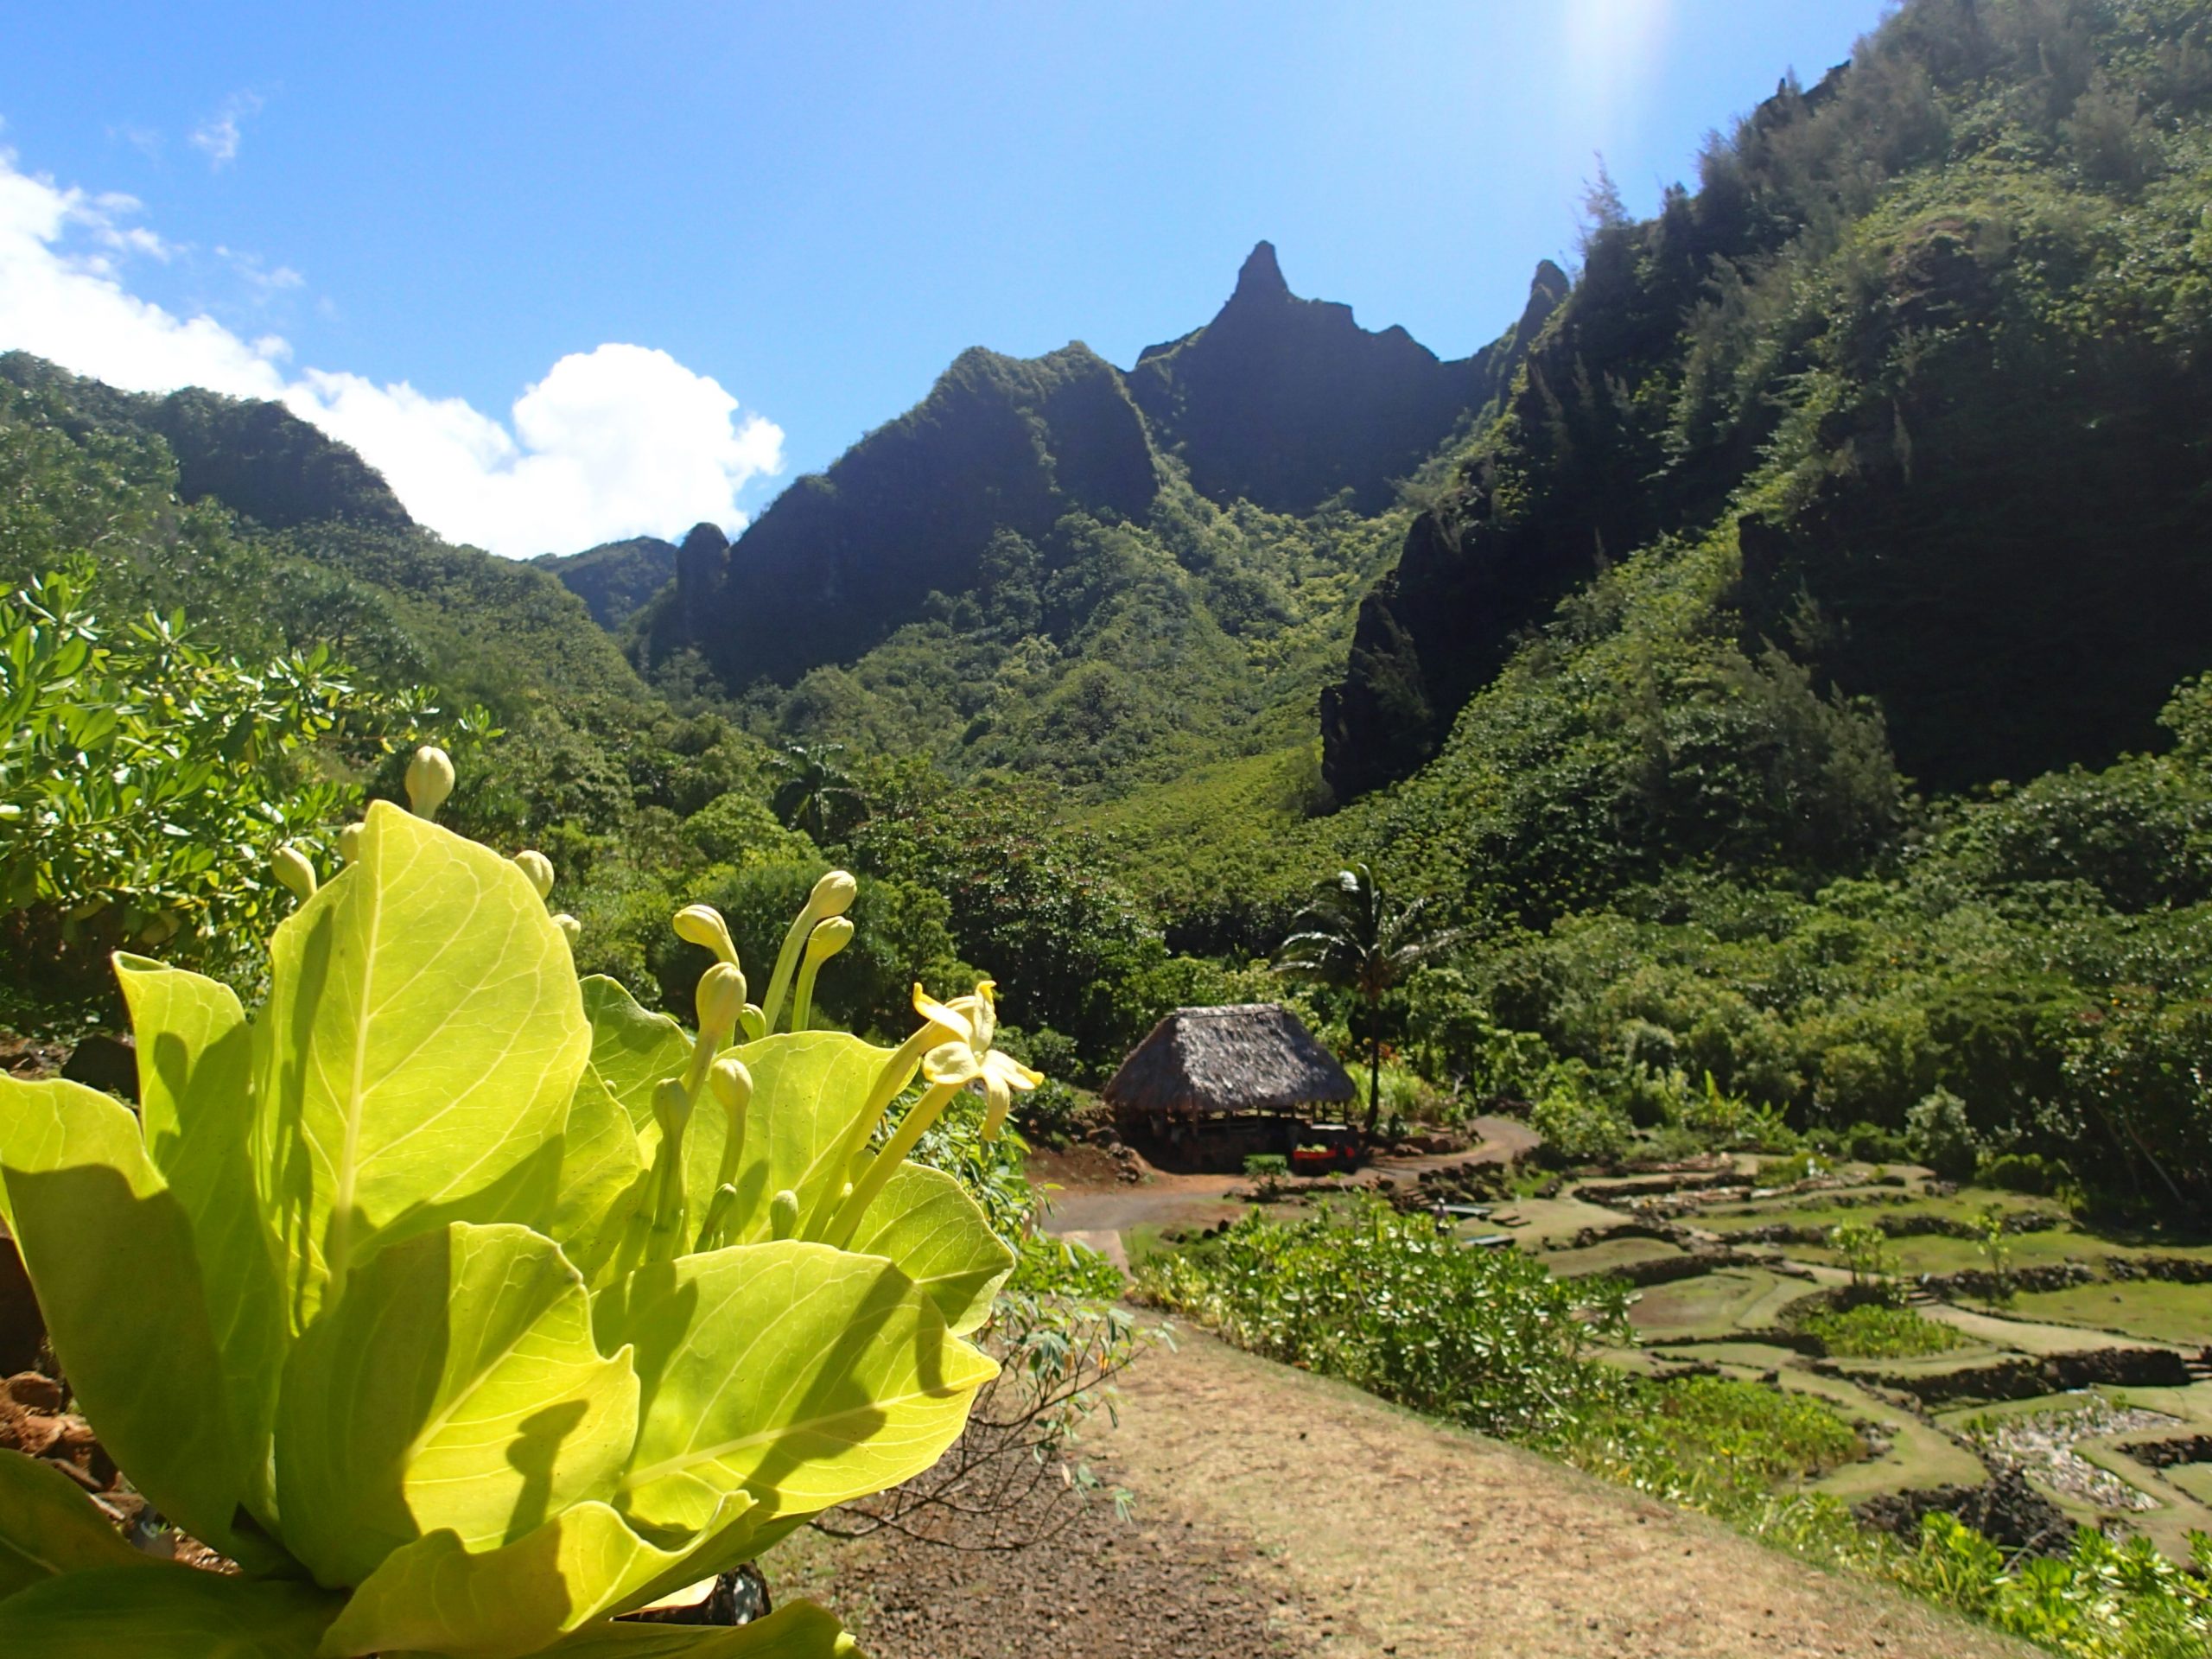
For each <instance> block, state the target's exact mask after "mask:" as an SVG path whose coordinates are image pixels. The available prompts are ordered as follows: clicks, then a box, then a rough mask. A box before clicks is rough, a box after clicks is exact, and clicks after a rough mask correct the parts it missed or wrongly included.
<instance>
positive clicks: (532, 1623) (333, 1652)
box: [322, 1493, 750, 1659]
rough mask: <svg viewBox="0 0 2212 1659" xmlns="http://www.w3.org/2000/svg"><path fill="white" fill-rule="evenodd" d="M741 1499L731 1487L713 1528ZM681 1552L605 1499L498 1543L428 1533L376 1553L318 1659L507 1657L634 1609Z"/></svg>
mask: <svg viewBox="0 0 2212 1659" xmlns="http://www.w3.org/2000/svg"><path fill="white" fill-rule="evenodd" d="M748 1507H750V1503H749V1500H748V1499H747V1498H746V1497H744V1495H743V1494H741V1493H740V1494H736V1495H734V1496H733V1497H731V1498H730V1499H729V1500H728V1502H727V1503H725V1505H724V1507H723V1510H722V1511H721V1515H720V1516H717V1518H716V1526H717V1528H720V1527H721V1525H722V1524H723V1523H725V1522H735V1521H736V1520H737V1519H738V1518H739V1517H740V1516H741V1515H742V1513H743V1511H744V1510H746V1509H747V1508H748ZM689 1548H690V1547H689V1546H688V1545H687V1546H684V1547H682V1548H676V1549H663V1548H657V1547H656V1546H655V1545H653V1544H652V1543H649V1542H648V1541H645V1539H643V1538H640V1537H639V1535H637V1534H636V1533H635V1532H633V1531H632V1530H631V1529H630V1527H629V1526H628V1525H627V1523H626V1522H624V1521H623V1519H622V1517H621V1516H619V1515H617V1514H616V1513H615V1512H614V1511H613V1510H611V1509H609V1508H608V1507H607V1505H606V1504H604V1503H579V1504H577V1505H575V1507H574V1508H572V1509H569V1510H566V1511H564V1512H563V1514H561V1515H559V1516H556V1517H555V1518H554V1519H552V1520H550V1521H549V1522H546V1523H545V1524H544V1525H543V1526H542V1527H539V1528H538V1529H537V1530H536V1531H534V1532H531V1533H530V1534H528V1535H525V1536H524V1537H522V1538H518V1539H517V1540H516V1541H514V1542H513V1543H511V1544H507V1545H505V1546H504V1547H502V1548H498V1549H490V1550H484V1551H480V1552H475V1553H472V1552H470V1551H468V1550H466V1549H464V1548H462V1547H461V1540H460V1539H459V1538H457V1537H456V1536H454V1534H452V1533H451V1532H434V1533H431V1534H430V1535H429V1536H428V1537H425V1538H420V1539H417V1540H416V1541H415V1542H413V1543H411V1544H409V1545H408V1546H406V1547H405V1548H403V1549H398V1550H395V1551H393V1552H392V1554H390V1555H388V1556H386V1557H385V1562H384V1565H383V1566H381V1567H378V1569H377V1570H376V1571H375V1572H374V1573H372V1574H370V1576H369V1578H368V1579H367V1580H366V1581H365V1582H364V1583H363V1584H362V1586H361V1587H360V1588H359V1589H358V1590H356V1591H355V1592H353V1599H352V1600H351V1601H349V1602H347V1603H346V1611H344V1612H343V1613H342V1614H340V1616H339V1618H338V1621H337V1623H336V1624H333V1625H332V1626H331V1627H330V1629H329V1630H328V1631H327V1632H326V1633H325V1635H324V1637H323V1639H322V1654H323V1659H350V1656H354V1655H359V1654H374V1653H380V1652H396V1651H403V1650H404V1651H414V1650H417V1649H419V1650H423V1651H428V1652H435V1653H439V1654H444V1655H448V1656H451V1659H518V1656H521V1655H524V1654H531V1653H536V1652H537V1651H538V1650H539V1649H543V1648H545V1647H547V1646H549V1645H550V1644H551V1643H555V1642H556V1641H558V1640H559V1639H560V1638H561V1637H564V1636H566V1635H568V1634H569V1632H570V1631H572V1630H578V1629H580V1628H582V1626H583V1625H585V1624H588V1623H590V1622H591V1621H592V1620H593V1619H594V1618H602V1617H604V1616H606V1615H607V1614H609V1613H616V1612H621V1611H626V1610H627V1609H628V1608H630V1607H632V1606H635V1605H640V1603H641V1601H642V1600H643V1599H645V1598H643V1597H641V1596H640V1594H639V1592H641V1591H643V1590H644V1588H645V1586H647V1585H650V1584H652V1582H653V1581H654V1580H658V1579H660V1578H662V1577H664V1576H666V1575H667V1574H669V1573H671V1571H672V1570H673V1569H675V1568H677V1567H678V1566H679V1565H680V1564H681V1563H682V1562H683V1560H684V1557H685V1556H686V1554H688V1553H689ZM684 1582H690V1580H684Z"/></svg>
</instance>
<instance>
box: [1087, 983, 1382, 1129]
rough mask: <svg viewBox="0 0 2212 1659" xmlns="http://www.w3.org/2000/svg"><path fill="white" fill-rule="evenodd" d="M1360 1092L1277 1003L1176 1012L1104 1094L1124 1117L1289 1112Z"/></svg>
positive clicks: (1141, 1046)
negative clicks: (1276, 1005)
mask: <svg viewBox="0 0 2212 1659" xmlns="http://www.w3.org/2000/svg"><path fill="white" fill-rule="evenodd" d="M1357 1093H1358V1090H1357V1088H1356V1086H1355V1085H1354V1084H1353V1083H1352V1080H1351V1076H1350V1074H1349V1073H1347V1072H1346V1071H1344V1067H1342V1066H1341V1065H1338V1064H1337V1058H1336V1056H1335V1055H1333V1054H1332V1053H1330V1052H1329V1051H1328V1050H1327V1049H1325V1048H1324V1047H1322V1046H1321V1045H1320V1044H1319V1042H1317V1041H1315V1040H1314V1038H1313V1033H1311V1032H1309V1031H1307V1030H1306V1027H1304V1026H1302V1025H1300V1024H1299V1022H1298V1017H1297V1016H1296V1015H1295V1014H1292V1013H1291V1012H1290V1010H1289V1009H1287V1008H1279V1007H1275V1006H1274V1004H1273V1003H1271V1002H1254V1003H1244V1004H1240V1005H1239V1006H1237V1007H1227V1008H1178V1009H1177V1010H1176V1011H1175V1012H1174V1013H1173V1014H1169V1015H1168V1016H1167V1017H1166V1019H1165V1020H1161V1021H1160V1023H1159V1024H1158V1025H1156V1026H1154V1027H1153V1028H1152V1034H1151V1035H1150V1036H1148V1037H1147V1038H1146V1039H1144V1041H1142V1042H1141V1043H1139V1044H1138V1045H1137V1046H1136V1047H1135V1049H1134V1050H1132V1051H1131V1052H1130V1054H1129V1058H1127V1059H1126V1060H1123V1061H1122V1069H1121V1070H1120V1071H1116V1073H1115V1074H1114V1079H1113V1081H1112V1082H1110V1083H1109V1084H1107V1085H1106V1089H1105V1097H1106V1103H1107V1104H1108V1105H1109V1106H1111V1107H1112V1108H1113V1109H1114V1111H1115V1115H1116V1116H1118V1117H1121V1118H1122V1119H1124V1120H1127V1119H1129V1118H1132V1117H1151V1118H1166V1117H1199V1116H1225V1115H1228V1114H1231V1113H1241V1112H1288V1111H1293V1110H1295V1109H1297V1108H1299V1107H1300V1106H1307V1105H1312V1104H1314V1103H1319V1102H1323V1101H1327V1102H1331V1103H1336V1102H1342V1101H1349V1100H1351V1099H1352V1098H1354V1097H1355V1096H1357Z"/></svg>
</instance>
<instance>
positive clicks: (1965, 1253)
mask: <svg viewBox="0 0 2212 1659" xmlns="http://www.w3.org/2000/svg"><path fill="white" fill-rule="evenodd" d="M2005 1243H2006V1244H2007V1246H2008V1247H2009V1257H2008V1259H2009V1261H2010V1262H2011V1264H2012V1267H2013V1268H2015V1269H2018V1268H2030V1267H2055V1266H2057V1265H2059V1264H2061V1263H2063V1262H2081V1263H2082V1264H2083V1265H2084V1266H2087V1267H2089V1268H2094V1267H2095V1266H2096V1264H2097V1262H2098V1261H2099V1259H2100V1258H2101V1257H2102V1256H2104V1255H2107V1254H2109V1253H2110V1247H2109V1246H2107V1245H2106V1244H2104V1243H2101V1242H2100V1241H2099V1240H2097V1239H2094V1238H2092V1237H2089V1236H2087V1235H2086V1234H2082V1233H2077V1232H2075V1231H2073V1230H2070V1229H2057V1230H2053V1231H2050V1232H2047V1233H2015V1234H2014V1235H2012V1237H2011V1238H2009V1239H2007V1240H2006V1241H2005ZM1782 1248H1783V1249H1787V1250H1788V1251H1789V1254H1790V1255H1792V1256H1794V1257H1796V1259H1798V1260H1800V1261H1804V1262H1828V1263H1830V1264H1832V1265H1834V1266H1838V1267H1840V1266H1841V1265H1842V1264H1843V1255H1842V1253H1841V1252H1840V1251H1838V1250H1834V1249H1829V1248H1828V1247H1827V1245H1826V1244H1789V1245H1785V1246H1783V1247H1782ZM1886 1248H1887V1249H1888V1251H1889V1255H1890V1259H1891V1261H1892V1262H1895V1263H1896V1270H1897V1272H1899V1273H1904V1274H1923V1273H1934V1274H1943V1273H1967V1272H1983V1271H1986V1270H1987V1268H1988V1266H1989V1258H1988V1257H1987V1256H1986V1255H1983V1254H1982V1249H1981V1246H1980V1244H1979V1243H1976V1242H1975V1241H1974V1240H1973V1239H1970V1238H1951V1237H1948V1236H1945V1235H1943V1234H1942V1233H1923V1234H1919V1235H1917V1236H1914V1237H1910V1238H1893V1239H1891V1240H1889V1241H1888V1244H1887V1247H1886Z"/></svg>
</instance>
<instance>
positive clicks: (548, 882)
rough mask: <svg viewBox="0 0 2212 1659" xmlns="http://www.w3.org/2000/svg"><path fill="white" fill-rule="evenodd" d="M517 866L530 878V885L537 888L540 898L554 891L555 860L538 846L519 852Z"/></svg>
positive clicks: (516, 858)
mask: <svg viewBox="0 0 2212 1659" xmlns="http://www.w3.org/2000/svg"><path fill="white" fill-rule="evenodd" d="M515 868H517V869H518V870H520V871H521V872H522V873H523V874H524V875H526V876H528V877H529V878H530V885H531V887H535V888H537V896H538V897H539V898H540V899H543V897H545V895H546V894H547V893H550V892H552V891H553V861H552V860H551V859H550V858H548V857H546V856H545V855H544V854H543V853H541V852H539V851H538V850H537V849H536V848H534V847H532V848H528V849H524V851H522V852H519V853H517V854H516V855H515Z"/></svg>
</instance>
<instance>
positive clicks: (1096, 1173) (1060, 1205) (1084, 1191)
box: [1029, 1117, 1539, 1235]
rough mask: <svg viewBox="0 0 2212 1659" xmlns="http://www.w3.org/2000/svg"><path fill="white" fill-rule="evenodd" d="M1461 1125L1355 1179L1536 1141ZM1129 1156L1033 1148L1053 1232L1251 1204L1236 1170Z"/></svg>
mask: <svg viewBox="0 0 2212 1659" xmlns="http://www.w3.org/2000/svg"><path fill="white" fill-rule="evenodd" d="M1468 1128H1469V1129H1470V1130H1471V1132H1472V1133H1474V1134H1475V1135H1479V1136H1480V1137H1481V1141H1480V1144H1479V1145H1478V1147H1476V1149H1475V1150H1474V1151H1472V1152H1446V1153H1427V1154H1418V1155H1414V1156H1408V1157H1395V1156H1392V1157H1383V1158H1377V1159H1376V1160H1374V1161H1373V1162H1372V1163H1371V1164H1370V1165H1368V1166H1366V1167H1365V1168H1363V1170H1361V1171H1360V1173H1359V1176H1358V1179H1362V1180H1363V1181H1371V1180H1373V1179H1376V1178H1378V1177H1379V1178H1382V1179H1387V1180H1389V1181H1392V1182H1395V1183H1398V1184H1400V1185H1411V1184H1413V1183H1414V1182H1416V1181H1418V1180H1419V1179H1420V1178H1421V1175H1422V1174H1423V1173H1427V1172H1428V1171H1432V1170H1439V1169H1449V1168H1454V1167H1456V1166H1459V1165H1462V1164H1510V1163H1511V1162H1513V1161H1514V1160H1516V1159H1518V1158H1521V1157H1523V1156H1525V1155H1526V1154H1528V1153H1529V1151H1531V1150H1532V1149H1533V1148H1534V1147H1536V1146H1537V1145H1538V1144H1539V1137H1538V1136H1537V1135H1536V1134H1535V1131H1534V1130H1532V1129H1530V1128H1529V1126H1528V1125H1527V1124H1525V1123H1519V1122H1515V1121H1514V1120H1513V1119H1511V1118H1506V1117H1478V1118H1477V1119H1475V1120H1474V1121H1473V1122H1471V1123H1470V1124H1469V1125H1468ZM1129 1157H1130V1160H1132V1161H1131V1162H1128V1163H1124V1162H1123V1161H1122V1160H1117V1159H1116V1157H1114V1156H1113V1154H1109V1153H1108V1152H1107V1151H1106V1150H1105V1149H1104V1148H1103V1147H1093V1146H1086V1145H1076V1146H1072V1147H1067V1148H1065V1149H1063V1150H1059V1151H1049V1150H1045V1149H1041V1148H1040V1149H1039V1150H1038V1151H1036V1152H1034V1153H1032V1154H1030V1159H1029V1179H1030V1180H1031V1182H1032V1183H1033V1184H1034V1185H1039V1186H1042V1185H1047V1184H1050V1185H1053V1186H1057V1187H1058V1188H1060V1189H1061V1190H1060V1191H1058V1192H1052V1193H1051V1194H1050V1195H1049V1202H1050V1205H1051V1208H1050V1211H1049V1212H1048V1214H1047V1215H1046V1221H1045V1224H1046V1227H1047V1228H1048V1229H1049V1230H1051V1231H1052V1232H1055V1233H1060V1234H1068V1233H1081V1234H1085V1235H1096V1234H1106V1233H1122V1232H1128V1231H1129V1230H1132V1229H1134V1228H1139V1227H1158V1228H1166V1227H1184V1228H1205V1227H1211V1226H1212V1225H1213V1224H1214V1223H1216V1222H1217V1221H1224V1220H1232V1219H1234V1218H1235V1217H1238V1216H1241V1215H1243V1213H1244V1211H1246V1210H1247V1209H1249V1207H1250V1206H1249V1205H1248V1204H1246V1203H1245V1202H1243V1200H1241V1199H1232V1198H1230V1196H1229V1195H1230V1193H1232V1192H1243V1191H1245V1190H1246V1189H1247V1188H1249V1186H1250V1185H1251V1181H1250V1178H1249V1177H1248V1176H1246V1175H1245V1174H1244V1173H1243V1171H1242V1170H1236V1171H1225V1172H1215V1173H1198V1174H1185V1173H1175V1172H1171V1171H1168V1170H1163V1169H1158V1168H1155V1167H1154V1166H1152V1165H1151V1164H1149V1163H1147V1162H1146V1161H1145V1160H1144V1158H1143V1157H1142V1155H1141V1154H1136V1153H1135V1152H1134V1151H1132V1152H1130V1154H1129ZM1130 1167H1134V1168H1135V1171H1136V1173H1137V1179H1136V1180H1135V1182H1130V1181H1129V1180H1128V1179H1127V1178H1126V1177H1125V1175H1124V1174H1123V1173H1122V1172H1123V1171H1124V1170H1125V1169H1126V1168H1130Z"/></svg>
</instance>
